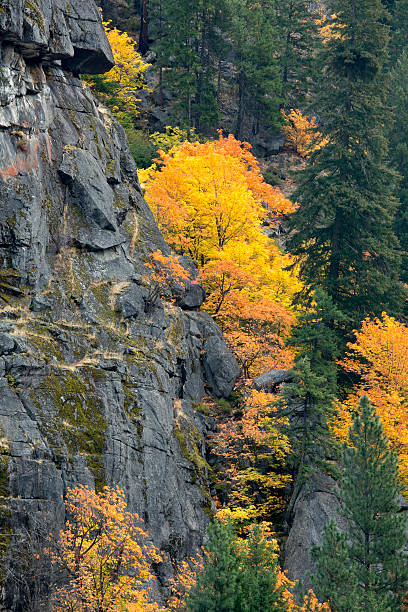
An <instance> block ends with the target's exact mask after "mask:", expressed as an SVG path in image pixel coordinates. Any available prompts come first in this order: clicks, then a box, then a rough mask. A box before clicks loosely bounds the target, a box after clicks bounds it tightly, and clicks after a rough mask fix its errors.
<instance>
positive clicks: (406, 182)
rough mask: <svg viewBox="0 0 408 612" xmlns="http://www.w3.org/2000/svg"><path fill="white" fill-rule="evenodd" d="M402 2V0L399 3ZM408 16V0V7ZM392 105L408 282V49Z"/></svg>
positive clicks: (398, 223)
mask: <svg viewBox="0 0 408 612" xmlns="http://www.w3.org/2000/svg"><path fill="white" fill-rule="evenodd" d="M398 4H399V3H398ZM406 11H407V18H408V3H407V6H406ZM389 101H390V105H391V106H392V108H393V112H394V122H393V123H392V124H391V126H392V127H391V132H390V158H391V163H392V165H393V166H394V168H395V169H396V170H397V171H398V172H399V174H400V177H401V180H400V183H399V185H398V198H399V201H400V206H399V207H398V210H397V214H396V217H395V223H394V227H395V233H396V234H397V236H398V239H399V241H400V245H401V250H402V266H401V279H402V280H403V282H404V283H407V282H408V51H407V49H404V51H403V52H402V54H401V56H400V58H399V59H398V60H397V63H396V65H395V67H394V69H393V71H392V73H391V88H390V97H389Z"/></svg>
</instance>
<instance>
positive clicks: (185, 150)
mask: <svg viewBox="0 0 408 612" xmlns="http://www.w3.org/2000/svg"><path fill="white" fill-rule="evenodd" d="M156 161H157V164H158V166H156V169H151V170H149V175H148V176H147V177H145V178H146V184H145V187H146V192H145V195H146V199H147V201H148V203H149V204H150V206H151V208H152V210H153V212H154V214H155V217H156V220H157V222H158V224H159V226H160V228H161V230H162V232H163V234H164V236H165V238H166V239H167V241H168V242H169V243H170V245H171V246H172V247H173V248H174V249H175V251H176V252H178V253H181V254H185V253H188V254H189V255H190V256H191V257H192V258H193V259H194V260H195V262H196V263H197V264H198V266H199V267H200V268H201V274H200V279H201V280H202V282H203V283H204V285H205V288H206V292H207V300H206V302H205V304H204V309H205V310H206V311H207V312H208V313H210V314H211V315H212V316H213V317H214V318H215V319H216V320H217V322H218V323H219V325H220V326H221V327H222V329H223V330H224V332H225V334H226V337H227V340H228V342H229V344H230V346H231V348H232V349H233V351H234V352H235V355H236V357H237V358H238V360H239V362H240V364H241V366H242V372H243V375H244V376H245V377H248V376H256V375H257V374H259V373H261V371H262V370H265V369H271V368H273V367H281V368H284V367H290V366H291V365H292V363H293V359H292V353H291V352H290V351H289V350H288V349H287V348H285V346H284V336H285V335H287V334H288V333H289V329H290V326H291V324H292V314H291V312H290V310H289V308H290V306H291V303H292V297H293V294H294V293H296V292H297V291H298V290H299V289H300V283H299V281H298V279H297V277H296V273H295V272H294V271H288V270H287V268H288V266H290V265H291V263H292V260H291V258H290V257H289V256H288V255H284V254H282V253H281V252H280V250H279V249H278V247H277V246H276V245H275V244H274V243H273V242H272V241H271V240H270V239H269V238H268V237H267V236H266V235H265V234H264V233H263V231H262V227H261V225H262V222H263V221H264V220H265V219H266V218H267V217H269V219H270V220H271V219H272V220H276V221H277V220H278V218H280V217H281V216H282V215H284V214H287V213H289V212H292V211H293V210H294V208H295V206H294V205H293V204H292V202H290V201H289V200H287V199H286V198H285V197H284V195H283V194H282V193H281V191H280V190H279V189H278V188H276V187H272V186H271V185H268V184H267V183H266V182H265V181H264V179H263V176H262V174H261V172H260V169H259V166H258V163H257V161H256V159H255V157H254V156H253V155H252V153H251V152H250V145H249V144H247V143H242V142H240V141H238V140H236V139H235V138H234V136H232V135H229V136H228V137H227V138H224V137H223V136H222V134H220V135H219V138H218V140H215V141H211V142H206V143H199V142H193V143H191V142H184V143H183V144H181V145H177V147H173V148H172V149H171V150H170V151H168V152H167V153H165V152H163V151H160V160H156ZM156 284H157V286H160V285H161V286H163V285H165V284H166V283H163V282H162V280H161V279H158V282H157V283H156Z"/></svg>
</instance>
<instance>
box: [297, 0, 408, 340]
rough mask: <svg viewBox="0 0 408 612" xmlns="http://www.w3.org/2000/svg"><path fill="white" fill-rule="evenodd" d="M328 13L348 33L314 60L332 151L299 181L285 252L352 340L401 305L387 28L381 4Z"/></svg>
mask: <svg viewBox="0 0 408 612" xmlns="http://www.w3.org/2000/svg"><path fill="white" fill-rule="evenodd" d="M330 13H336V14H337V15H341V22H340V19H337V20H336V21H335V22H334V23H335V24H337V26H338V27H339V26H344V27H341V28H340V29H339V30H338V34H339V36H340V37H339V38H332V39H330V41H329V42H328V43H327V44H326V45H324V48H323V49H322V50H321V51H320V53H319V58H318V64H319V68H320V74H321V78H320V85H319V91H318V94H317V95H316V98H315V107H316V108H318V109H319V117H320V120H321V125H320V126H319V130H320V131H321V132H322V133H323V136H324V137H326V138H327V139H328V140H329V142H328V144H326V146H324V147H323V148H321V149H319V150H318V151H316V152H315V153H313V154H312V156H311V158H310V160H309V163H308V166H307V168H306V169H305V171H304V172H302V173H301V176H300V185H299V188H298V190H297V192H296V193H295V195H294V197H295V199H296V200H297V201H298V202H299V203H300V206H299V208H298V210H297V211H296V212H295V213H294V214H293V215H292V219H291V229H292V234H291V237H290V239H289V241H288V247H289V250H290V251H291V252H292V253H293V254H294V255H295V256H296V258H297V260H298V262H299V270H300V277H301V279H302V280H303V281H304V283H305V287H306V290H305V291H306V292H307V291H309V289H310V286H312V287H315V286H321V287H322V288H323V289H324V290H325V291H326V292H327V293H328V295H329V296H330V297H331V298H332V300H333V303H334V304H335V306H336V307H337V308H338V309H339V310H341V311H342V312H343V313H344V314H345V315H347V317H348V321H349V323H348V332H349V333H351V331H352V330H353V329H355V328H356V327H358V326H359V325H360V322H361V321H362V320H363V318H364V317H366V316H368V315H379V314H380V313H381V312H382V311H384V310H385V311H387V312H389V313H391V314H398V313H399V312H400V311H401V308H402V302H403V299H404V291H403V288H402V286H401V285H400V283H399V281H398V274H399V272H398V270H399V265H400V262H399V254H398V241H397V238H396V236H395V234H394V232H393V228H392V224H393V215H394V211H395V208H396V204H397V202H396V200H395V199H394V198H393V197H392V190H393V187H394V186H395V183H396V178H395V176H394V173H393V172H392V171H391V170H390V169H389V168H388V167H387V166H386V164H385V159H386V154H387V140H386V138H385V135H384V131H385V130H386V127H385V126H386V125H387V123H388V122H389V114H388V113H387V109H386V104H385V98H386V93H387V86H386V77H385V76H384V74H383V71H382V68H383V61H384V58H385V57H386V52H387V44H388V27H387V26H386V25H385V21H386V12H385V9H384V7H383V5H382V3H381V2H380V0H359V2H355V1H354V0H332V1H331V2H330ZM346 331H347V330H346Z"/></svg>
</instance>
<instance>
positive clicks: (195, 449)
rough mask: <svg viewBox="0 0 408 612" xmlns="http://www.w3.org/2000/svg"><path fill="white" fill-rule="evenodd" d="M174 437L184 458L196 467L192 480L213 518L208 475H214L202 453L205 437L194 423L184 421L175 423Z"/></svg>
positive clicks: (206, 509)
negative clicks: (201, 447) (201, 448)
mask: <svg viewBox="0 0 408 612" xmlns="http://www.w3.org/2000/svg"><path fill="white" fill-rule="evenodd" d="M174 435H175V437H176V438H177V440H178V442H179V445H180V450H181V453H182V455H183V457H184V458H185V459H187V461H189V462H190V463H191V464H192V465H193V466H194V476H193V479H192V480H193V482H195V483H197V484H198V486H199V488H200V491H201V493H202V495H203V497H204V504H203V505H204V512H205V513H206V514H208V515H209V516H210V517H212V516H213V510H212V508H213V504H212V499H211V495H210V492H209V490H208V474H211V473H212V468H211V466H210V465H209V464H208V463H207V461H206V460H205V459H204V457H203V456H202V454H201V452H200V446H201V445H202V442H203V436H202V434H201V433H200V432H199V430H198V429H197V427H196V426H195V425H194V424H193V423H191V422H188V421H184V420H183V421H175V423H174Z"/></svg>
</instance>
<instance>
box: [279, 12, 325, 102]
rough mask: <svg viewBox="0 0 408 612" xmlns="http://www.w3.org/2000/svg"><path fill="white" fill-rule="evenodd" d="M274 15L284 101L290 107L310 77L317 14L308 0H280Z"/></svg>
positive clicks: (300, 96)
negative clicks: (275, 17) (276, 19)
mask: <svg viewBox="0 0 408 612" xmlns="http://www.w3.org/2000/svg"><path fill="white" fill-rule="evenodd" d="M277 17H278V21H277V23H278V27H279V55H280V57H279V66H280V71H281V79H282V87H283V92H282V93H283V98H284V104H285V106H288V107H292V108H294V107H298V106H300V105H302V104H303V103H304V101H305V95H306V93H307V91H308V89H309V87H310V81H311V80H313V79H314V55H315V53H316V49H317V47H318V45H319V37H318V26H317V23H316V20H317V18H318V17H319V15H318V14H316V13H315V12H314V11H313V9H312V3H311V2H310V1H309V0H280V1H279V2H278V3H277Z"/></svg>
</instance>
